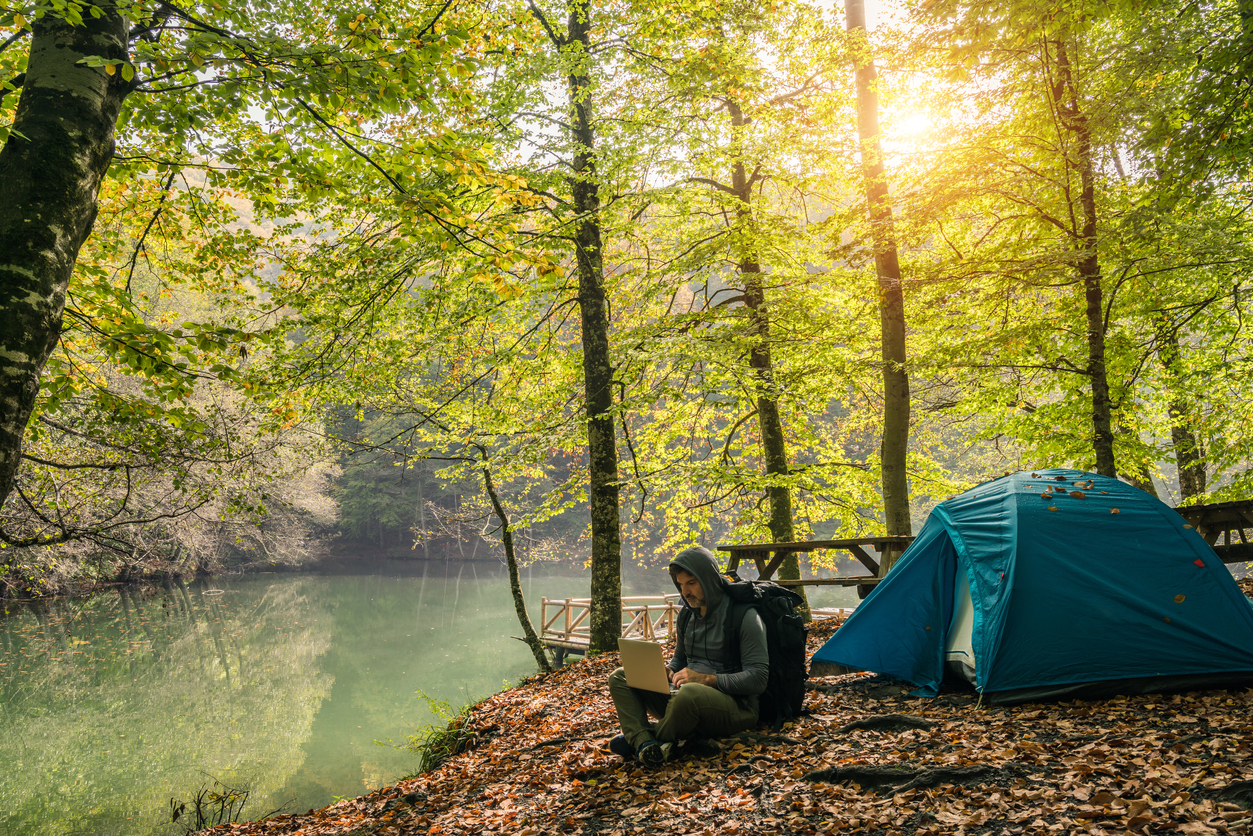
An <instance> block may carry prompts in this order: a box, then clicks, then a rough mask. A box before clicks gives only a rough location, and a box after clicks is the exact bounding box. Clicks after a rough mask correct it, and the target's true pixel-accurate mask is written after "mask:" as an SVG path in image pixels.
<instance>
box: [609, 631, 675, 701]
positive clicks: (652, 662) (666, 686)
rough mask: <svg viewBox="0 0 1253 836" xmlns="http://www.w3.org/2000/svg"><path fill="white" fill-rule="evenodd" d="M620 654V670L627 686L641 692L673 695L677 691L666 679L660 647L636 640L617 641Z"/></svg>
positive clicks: (654, 643) (652, 643)
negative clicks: (624, 675) (624, 676)
mask: <svg viewBox="0 0 1253 836" xmlns="http://www.w3.org/2000/svg"><path fill="white" fill-rule="evenodd" d="M618 650H619V652H620V653H621V654H622V670H623V671H624V672H625V673H626V681H627V685H630V686H631V687H632V688H639V689H640V690H642V691H656V692H657V693H659V694H673V693H674V692H675V691H676V690H677V689H676V688H674V687H672V686H671V685H670V680H669V679H667V678H666V663H665V660H664V659H662V657H661V645H659V644H657V643H656V642H646V641H640V640H638V639H618Z"/></svg>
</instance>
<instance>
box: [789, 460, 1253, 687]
mask: <svg viewBox="0 0 1253 836" xmlns="http://www.w3.org/2000/svg"><path fill="white" fill-rule="evenodd" d="M813 661H815V662H829V663H833V664H838V665H845V666H847V667H850V668H854V669H859V670H869V671H874V672H877V673H883V674H888V675H891V676H894V677H897V678H899V679H903V680H906V681H909V682H913V683H915V684H916V685H918V686H919V692H918V693H919V694H922V695H930V696H934V695H935V694H937V693H938V692H939V689H940V687H941V685H942V683H943V682H944V679H945V675H946V672H947V674H948V676H949V677H959V678H963V679H966V680H967V681H969V682H970V683H971V684H972V685H973V686H974V687H975V689H976V690H978V691H979V692H981V693H983V694H984V695H986V696H987V697H988V698H989V700H990V701H992V702H998V703H1014V702H1026V701H1035V700H1040V699H1049V698H1058V697H1067V696H1073V697H1101V696H1109V695H1112V694H1131V693H1145V692H1152V691H1163V690H1175V689H1181V688H1206V687H1223V686H1227V685H1235V684H1239V683H1246V682H1253V605H1251V604H1250V601H1249V599H1247V598H1245V597H1244V595H1243V594H1242V593H1241V591H1240V587H1239V586H1237V584H1236V582H1235V580H1234V579H1233V578H1232V577H1231V573H1230V572H1229V571H1228V569H1227V567H1226V566H1224V565H1223V563H1222V561H1220V560H1219V559H1218V556H1217V555H1215V554H1214V551H1213V550H1212V549H1211V548H1210V547H1209V546H1208V545H1206V543H1205V541H1204V540H1203V539H1202V538H1201V536H1200V535H1199V534H1197V533H1196V532H1195V531H1193V530H1192V528H1191V526H1189V525H1188V524H1187V521H1186V520H1184V519H1183V518H1182V517H1181V516H1179V514H1178V513H1176V512H1175V510H1174V509H1173V508H1171V507H1169V506H1168V505H1165V504H1163V503H1162V502H1160V501H1158V500H1157V499H1155V498H1154V497H1152V496H1150V495H1149V494H1146V493H1144V492H1143V491H1141V490H1139V489H1137V488H1134V487H1132V486H1130V485H1127V484H1125V483H1123V482H1120V481H1118V480H1117V479H1110V478H1107V477H1104V476H1099V475H1096V474H1093V473H1085V472H1082V471H1078V470H1060V469H1058V470H1041V471H1036V472H1024V473H1015V474H1012V475H1007V476H1005V477H1003V478H1000V479H995V480H993V481H991V482H986V483H984V484H982V485H979V486H978V487H975V488H972V489H971V490H968V491H966V492H965V493H962V494H960V495H958V496H955V497H952V498H951V499H948V500H946V501H944V502H942V503H940V504H939V505H937V506H936V508H935V509H934V510H933V511H932V512H931V515H930V516H929V517H928V518H927V521H926V523H925V524H924V525H923V527H922V531H921V532H919V534H918V536H917V538H916V539H915V540H914V542H913V543H912V544H911V545H910V547H909V548H908V549H907V550H906V551H905V553H904V554H903V555H901V558H900V560H898V561H897V563H896V565H895V566H893V567H892V571H891V572H889V573H888V576H887V577H886V578H885V579H884V580H883V581H881V582H880V583H879V584H878V585H877V586H876V587H875V588H874V590H873V591H872V592H871V593H870V594H869V595H868V596H866V599H865V600H864V601H863V602H862V603H861V605H860V606H859V607H857V609H856V610H854V612H853V614H852V615H851V616H850V617H849V619H848V621H846V622H845V623H844V625H843V626H842V627H840V629H839V630H837V631H836V632H835V635H833V636H832V637H831V639H830V641H828V642H827V643H826V644H825V645H823V647H822V648H821V649H820V650H819V651H818V652H817V653H815V654H814V656H813Z"/></svg>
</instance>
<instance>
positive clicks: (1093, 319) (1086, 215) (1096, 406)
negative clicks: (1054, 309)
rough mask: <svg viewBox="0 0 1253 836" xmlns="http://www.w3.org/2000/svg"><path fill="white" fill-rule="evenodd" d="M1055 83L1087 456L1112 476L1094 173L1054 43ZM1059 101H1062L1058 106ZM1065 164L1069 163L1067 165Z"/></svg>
mask: <svg viewBox="0 0 1253 836" xmlns="http://www.w3.org/2000/svg"><path fill="white" fill-rule="evenodd" d="M1054 45H1055V46H1056V48H1057V56H1056V58H1057V75H1058V77H1057V80H1056V81H1055V83H1054V86H1053V95H1054V99H1055V104H1056V106H1057V112H1058V114H1059V115H1060V116H1061V124H1062V126H1063V127H1064V128H1065V129H1066V130H1068V131H1070V132H1071V133H1072V134H1074V136H1075V140H1076V142H1077V146H1078V147H1077V149H1076V151H1077V156H1078V166H1079V184H1080V193H1079V205H1080V209H1081V211H1082V216H1083V228H1082V229H1081V230H1080V232H1079V262H1078V266H1079V277H1080V279H1081V280H1082V282H1083V296H1084V303H1085V317H1086V320H1087V332H1088V369H1087V372H1088V378H1089V379H1090V381H1091V387H1092V452H1093V453H1094V454H1095V457H1096V472H1097V473H1100V474H1101V475H1102V476H1110V477H1117V475H1118V468H1117V465H1116V462H1115V459H1114V433H1113V429H1112V426H1113V421H1112V415H1111V413H1112V408H1111V404H1110V397H1109V377H1108V375H1107V373H1106V368H1105V304H1104V294H1103V292H1102V289H1101V261H1100V257H1099V254H1098V251H1097V240H1096V169H1095V165H1094V163H1093V161H1092V130H1091V126H1090V125H1089V123H1088V117H1087V114H1085V113H1084V112H1083V111H1082V110H1081V109H1080V108H1079V95H1078V93H1077V92H1076V90H1075V85H1074V78H1073V76H1072V75H1071V72H1070V58H1069V55H1068V54H1067V51H1066V45H1065V44H1064V43H1063V42H1061V41H1055V42H1054ZM1063 96H1064V97H1065V98H1066V99H1067V101H1063ZM1068 164H1069V163H1068Z"/></svg>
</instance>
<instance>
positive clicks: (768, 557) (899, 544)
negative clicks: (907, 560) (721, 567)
mask: <svg viewBox="0 0 1253 836" xmlns="http://www.w3.org/2000/svg"><path fill="white" fill-rule="evenodd" d="M913 540H914V538H913V537H911V536H908V535H903V534H899V535H898V534H885V535H880V536H877V537H847V538H844V539H842V540H806V541H800V542H794V543H752V544H747V545H740V544H734V545H721V546H718V551H720V552H726V553H727V571H728V572H733V571H735V570H737V569H738V568H739V566H740V563H741V562H743V561H751V562H752V563H753V565H755V566H756V567H757V576H758V578H759V579H761V580H763V581H769V580H773V581H774V582H775V583H777V584H780V585H781V586H856V587H857V588H858V592H859V593H860V594H861V595H863V596H864V595H865V594H866V593H867V592H869V591H870V589H871V588H873V587H874V585H875V584H876V583H878V582H879V581H880V580H881V579H882V578H883V577H884V576H885V575H886V574H887V572H888V569H891V568H892V564H893V563H895V562H896V558H898V557H900V555H901V552H903V551H905V549H906V548H907V547H908V546H909V544H910V543H912V542H913ZM824 549H834V550H836V551H843V552H847V553H848V554H851V555H852V556H853V557H855V558H857V560H858V561H859V562H860V563H861V565H863V566H865V567H866V568H867V569H868V570H869V571H870V573H871V574H870V575H854V576H850V577H845V578H801V579H799V580H790V579H782V578H775V577H774V573H775V572H776V571H777V570H778V568H779V567H780V566H781V565H782V564H783V560H784V559H785V558H786V557H787V556H788V555H789V554H797V553H799V554H809V553H810V552H815V551H820V550H824ZM867 549H869V550H872V551H875V552H878V555H879V556H878V557H877V558H876V557H874V556H872V555H871V554H870V551H868V550H867Z"/></svg>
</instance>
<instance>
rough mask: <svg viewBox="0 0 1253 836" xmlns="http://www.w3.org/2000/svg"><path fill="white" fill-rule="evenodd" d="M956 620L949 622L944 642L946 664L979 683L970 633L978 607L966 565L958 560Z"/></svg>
mask: <svg viewBox="0 0 1253 836" xmlns="http://www.w3.org/2000/svg"><path fill="white" fill-rule="evenodd" d="M954 584H955V588H954V589H953V619H952V621H950V622H949V626H948V638H947V640H946V641H945V644H944V664H945V665H946V666H947V667H948V668H949V670H951V671H953V672H954V673H956V674H957V675H958V676H960V677H961V678H962V679H965V680H966V681H967V682H969V683H970V684H971V685H974V684H975V651H974V646H973V645H972V644H971V640H970V634H971V630H972V629H973V628H974V624H975V608H974V604H973V603H972V601H971V598H970V578H969V577H968V576H967V575H966V567H965V566H963V565H962V564H961V561H960V560H958V561H957V571H956V572H955V573H954Z"/></svg>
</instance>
